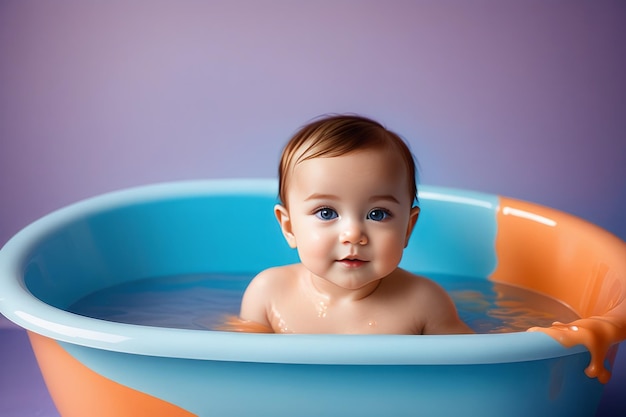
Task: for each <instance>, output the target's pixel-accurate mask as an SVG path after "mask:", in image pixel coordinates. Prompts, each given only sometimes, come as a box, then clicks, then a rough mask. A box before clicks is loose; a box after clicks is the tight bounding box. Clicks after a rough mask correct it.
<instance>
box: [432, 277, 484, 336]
mask: <svg viewBox="0 0 626 417" xmlns="http://www.w3.org/2000/svg"><path fill="white" fill-rule="evenodd" d="M420 295H421V299H422V300H423V308H424V310H423V311H426V315H427V320H426V325H425V326H424V332H423V334H468V333H474V331H473V330H472V329H470V327H469V326H468V325H467V324H465V323H464V322H463V320H461V319H460V317H459V314H458V312H457V310H456V307H455V305H454V302H453V301H452V298H450V296H449V295H448V293H447V292H446V291H445V290H444V289H443V288H442V287H440V286H439V285H438V284H437V283H435V282H433V281H431V280H428V279H425V280H424V283H423V285H422V289H421V294H420Z"/></svg>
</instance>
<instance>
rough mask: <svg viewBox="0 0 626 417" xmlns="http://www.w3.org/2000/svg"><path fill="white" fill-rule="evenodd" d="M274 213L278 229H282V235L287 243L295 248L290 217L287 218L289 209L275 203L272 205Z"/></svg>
mask: <svg viewBox="0 0 626 417" xmlns="http://www.w3.org/2000/svg"><path fill="white" fill-rule="evenodd" d="M274 214H275V215H276V220H278V224H280V229H281V230H282V231H283V236H285V239H286V240H287V244H288V245H289V247H291V248H293V249H295V248H296V237H295V236H294V234H293V231H292V230H291V219H290V218H289V211H288V210H287V209H286V208H285V207H284V206H282V205H280V204H276V205H275V206H274Z"/></svg>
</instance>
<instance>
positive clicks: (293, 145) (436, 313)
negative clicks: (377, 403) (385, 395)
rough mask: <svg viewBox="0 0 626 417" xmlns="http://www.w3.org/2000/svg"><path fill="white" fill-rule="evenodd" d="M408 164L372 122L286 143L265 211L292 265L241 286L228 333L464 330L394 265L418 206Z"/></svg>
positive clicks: (399, 144) (398, 144)
mask: <svg viewBox="0 0 626 417" xmlns="http://www.w3.org/2000/svg"><path fill="white" fill-rule="evenodd" d="M415 174H416V173H415V161H414V159H413V155H412V154H411V152H410V150H409V148H408V147H407V145H406V144H405V143H404V141H403V140H402V139H401V138H400V137H399V136H398V135H396V134H395V133H393V132H391V131H389V130H387V129H386V128H385V127H383V126H382V125H381V124H379V123H377V122H375V121H373V120H370V119H367V118H364V117H360V116H352V115H338V116H330V117H325V118H321V119H317V120H315V121H313V122H312V123H310V124H308V125H306V126H304V127H303V128H302V129H301V130H300V131H299V132H297V133H296V135H295V136H294V137H293V138H292V139H291V140H290V141H289V142H288V143H287V145H286V147H285V149H284V150H283V154H282V158H281V161H280V167H279V197H280V201H281V203H282V204H279V205H276V206H275V208H274V212H275V215H276V219H277V220H278V223H279V224H280V227H281V230H282V233H283V235H284V237H285V239H286V240H287V243H288V244H289V246H290V247H292V248H295V249H297V250H298V255H299V257H300V260H301V263H298V264H293V265H287V266H280V267H274V268H270V269H267V270H265V271H263V272H261V273H259V274H258V275H257V276H256V277H255V278H254V279H253V280H252V282H251V283H250V285H249V286H248V288H247V289H246V292H245V294H244V296H243V300H242V305H241V312H240V317H239V318H238V319H237V320H231V323H230V326H231V327H232V328H231V330H233V329H234V330H239V331H252V332H255V331H256V332H274V333H355V334H385V333H386V334H450V333H473V332H472V330H471V329H470V328H469V327H468V326H467V325H466V324H465V323H463V322H462V321H461V320H460V319H459V316H458V314H457V311H456V309H455V306H454V304H453V302H452V300H451V299H450V297H449V296H448V294H447V293H446V292H445V291H444V290H443V289H442V288H441V287H440V286H439V285H438V284H436V283H435V282H433V281H431V280H429V279H427V278H424V277H421V276H417V275H414V274H412V273H410V272H408V271H405V270H403V269H401V268H399V267H398V264H399V262H400V259H401V258H402V252H403V250H404V248H405V247H406V246H407V244H408V242H409V238H410V236H411V232H412V231H413V228H414V226H415V223H416V222H417V218H418V216H419V212H420V209H419V207H417V206H415V205H414V202H416V201H417V186H416V180H415V177H416V175H415Z"/></svg>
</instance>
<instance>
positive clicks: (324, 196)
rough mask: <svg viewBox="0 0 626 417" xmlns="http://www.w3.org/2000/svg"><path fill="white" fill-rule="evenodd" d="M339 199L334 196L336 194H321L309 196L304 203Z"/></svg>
mask: <svg viewBox="0 0 626 417" xmlns="http://www.w3.org/2000/svg"><path fill="white" fill-rule="evenodd" d="M338 199H339V197H338V196H336V195H334V194H320V193H313V194H311V195H310V196H308V197H307V198H305V199H304V201H311V200H338Z"/></svg>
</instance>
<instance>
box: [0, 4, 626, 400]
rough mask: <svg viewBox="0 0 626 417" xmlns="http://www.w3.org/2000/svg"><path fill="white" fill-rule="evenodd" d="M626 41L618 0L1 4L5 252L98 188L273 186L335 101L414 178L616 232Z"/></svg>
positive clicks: (621, 202)
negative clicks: (404, 152) (408, 152)
mask: <svg viewBox="0 0 626 417" xmlns="http://www.w3.org/2000/svg"><path fill="white" fill-rule="evenodd" d="M625 45H626V2H623V1H620V0H616V1H605V0H600V1H595V2H591V1H583V0H567V1H564V0H563V1H556V0H555V1H539V0H526V1H518V2H514V1H506V2H502V1H498V0H491V1H487V0H477V1H465V0H456V1H455V0H437V1H435V0H432V1H416V0H405V1H403V0H396V1H384V2H383V1H366V0H316V1H291V0H267V1H254V0H249V1H244V0H235V1H107V2H104V1H89V2H82V1H66V0H63V1H55V2H38V1H11V0H0V199H1V200H0V202H1V203H0V245H2V244H4V243H5V242H6V241H7V240H8V239H9V238H10V236H11V235H13V234H14V233H16V232H17V231H18V230H19V229H21V228H22V227H24V226H26V225H27V224H28V223H30V222H31V221H33V220H35V219H36V218H38V217H40V216H42V215H44V214H46V213H48V212H50V211H52V210H54V209H57V208H60V207H62V206H64V205H67V204H69V203H72V202H75V201H77V200H80V199H82V198H85V197H89V196H94V195H97V194H101V193H103V192H106V191H111V190H115V189H120V188H125V187H129V186H135V185H141V184H147V183H153V182H161V181H173V180H182V179H198V178H225V177H274V176H275V171H276V165H277V161H278V155H279V152H280V149H281V147H282V145H283V144H284V143H285V141H286V140H287V139H288V137H289V136H290V134H291V133H293V132H294V130H295V129H296V128H297V127H299V126H300V125H301V124H303V123H304V122H306V121H307V120H308V119H310V118H312V117H315V116H317V115H319V114H322V113H328V112H356V113H362V114H365V115H368V116H371V117H373V118H375V119H378V120H380V121H381V122H383V123H384V124H386V125H387V126H388V127H389V128H391V129H392V130H395V131H397V132H398V133H400V134H402V135H403V136H404V137H405V138H406V139H407V140H408V142H409V143H410V144H411V146H412V149H413V150H414V152H415V154H416V156H417V157H418V159H419V162H420V165H421V180H422V183H426V184H433V185H444V186H452V187H457V188H468V189H474V190H479V191H485V192H490V193H498V194H503V195H507V196H511V197H516V198H521V199H526V200H530V201H534V202H538V203H542V204H546V205H549V206H552V207H555V208H558V209H561V210H564V211H567V212H571V213H573V214H576V215H578V216H580V217H583V218H585V219H587V220H589V221H591V222H593V223H596V224H598V225H600V226H602V227H604V228H606V229H608V230H610V231H612V232H613V233H615V234H616V235H618V236H619V237H621V238H622V239H626V216H625V215H624V213H625V212H626V138H625V132H626V77H625V75H624V74H626V47H625ZM625 356H626V345H624V344H623V345H622V352H621V353H620V355H619V356H618V361H619V362H620V363H619V364H618V365H619V366H618V370H617V372H616V374H617V375H616V377H615V378H614V380H613V381H612V383H611V384H610V385H609V386H608V387H607V392H608V394H607V396H605V401H604V402H603V404H605V403H606V401H609V400H611V401H614V402H615V404H617V405H615V407H618V408H619V407H623V408H620V410H622V411H624V412H626V405H625V404H626V403H625V402H624V401H625V400H621V399H619V398H617V397H618V396H619V395H618V394H617V392H618V391H617V387H618V386H623V385H624V383H626V361H625V360H624V359H623V358H624V357H625Z"/></svg>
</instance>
